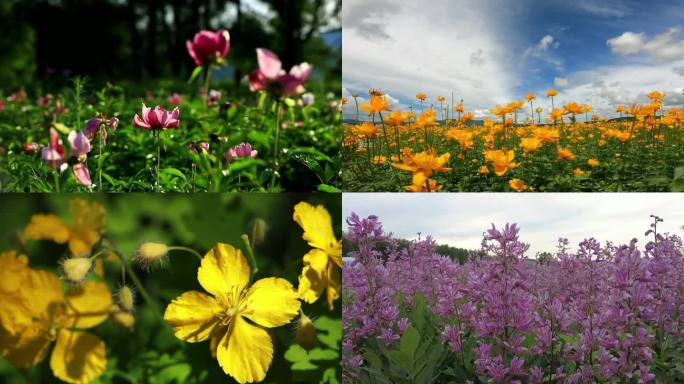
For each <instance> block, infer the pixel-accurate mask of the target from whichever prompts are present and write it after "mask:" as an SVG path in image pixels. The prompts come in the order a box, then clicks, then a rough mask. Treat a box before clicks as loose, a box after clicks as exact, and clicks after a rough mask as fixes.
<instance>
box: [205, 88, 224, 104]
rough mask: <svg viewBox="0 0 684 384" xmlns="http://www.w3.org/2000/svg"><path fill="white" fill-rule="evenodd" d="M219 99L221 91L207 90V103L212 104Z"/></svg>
mask: <svg viewBox="0 0 684 384" xmlns="http://www.w3.org/2000/svg"><path fill="white" fill-rule="evenodd" d="M219 100H221V92H220V91H217V90H215V89H212V90H211V91H209V96H208V97H207V104H208V105H209V106H212V105H214V104H216V103H217V102H218V101H219Z"/></svg>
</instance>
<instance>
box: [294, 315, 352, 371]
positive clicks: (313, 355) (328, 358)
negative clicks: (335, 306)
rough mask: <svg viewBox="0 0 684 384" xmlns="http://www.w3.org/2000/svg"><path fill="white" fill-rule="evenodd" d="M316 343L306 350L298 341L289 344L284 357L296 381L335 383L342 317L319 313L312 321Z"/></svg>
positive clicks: (338, 365) (338, 361) (338, 368)
mask: <svg viewBox="0 0 684 384" xmlns="http://www.w3.org/2000/svg"><path fill="white" fill-rule="evenodd" d="M314 327H315V328H316V330H317V339H318V344H319V346H317V347H315V348H313V349H311V350H310V351H307V350H306V349H304V348H302V347H301V346H299V345H298V344H292V345H290V348H288V350H287V351H286V352H285V355H284V356H285V360H287V361H289V362H290V363H292V365H291V367H290V369H291V370H292V371H293V374H294V377H295V378H296V379H297V380H300V381H306V382H316V380H318V378H320V380H319V381H317V382H318V383H320V384H326V383H328V384H339V383H340V380H341V375H342V374H341V371H340V344H341V340H342V321H341V320H340V319H334V318H331V317H328V316H321V317H320V318H318V319H316V320H315V321H314Z"/></svg>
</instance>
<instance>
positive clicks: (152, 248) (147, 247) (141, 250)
mask: <svg viewBox="0 0 684 384" xmlns="http://www.w3.org/2000/svg"><path fill="white" fill-rule="evenodd" d="M167 253H169V247H168V246H167V245H166V244H163V243H153V242H147V243H142V244H141V245H140V247H138V250H137V251H136V253H135V259H136V260H137V261H138V262H139V263H141V264H143V265H151V264H154V263H156V262H157V261H159V260H161V259H162V258H163V257H164V256H166V254H167Z"/></svg>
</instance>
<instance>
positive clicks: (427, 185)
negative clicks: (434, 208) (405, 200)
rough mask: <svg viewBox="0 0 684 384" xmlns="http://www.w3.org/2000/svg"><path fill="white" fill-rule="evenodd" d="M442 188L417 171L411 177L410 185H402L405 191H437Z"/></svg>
mask: <svg viewBox="0 0 684 384" xmlns="http://www.w3.org/2000/svg"><path fill="white" fill-rule="evenodd" d="M441 189H442V186H441V185H438V184H437V182H436V181H435V180H432V179H428V178H427V177H425V175H423V174H422V173H420V172H418V173H415V174H414V175H413V177H412V178H411V185H407V186H405V187H404V190H405V191H407V192H437V191H439V190H441Z"/></svg>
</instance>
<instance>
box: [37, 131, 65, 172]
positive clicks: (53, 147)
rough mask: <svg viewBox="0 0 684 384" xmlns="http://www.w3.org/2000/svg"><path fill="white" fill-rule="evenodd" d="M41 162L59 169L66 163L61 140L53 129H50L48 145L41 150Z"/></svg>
mask: <svg viewBox="0 0 684 384" xmlns="http://www.w3.org/2000/svg"><path fill="white" fill-rule="evenodd" d="M42 156H43V160H45V162H46V163H48V165H50V166H51V167H52V168H55V169H59V168H60V167H61V166H62V164H64V162H65V161H66V151H65V150H64V147H63V146H62V139H60V138H59V134H58V133H57V131H56V130H55V129H54V128H50V144H48V146H47V147H45V148H43V152H42Z"/></svg>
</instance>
